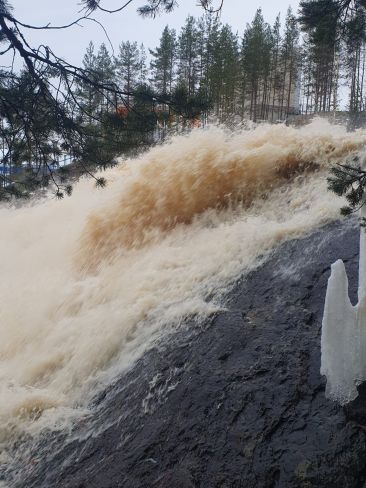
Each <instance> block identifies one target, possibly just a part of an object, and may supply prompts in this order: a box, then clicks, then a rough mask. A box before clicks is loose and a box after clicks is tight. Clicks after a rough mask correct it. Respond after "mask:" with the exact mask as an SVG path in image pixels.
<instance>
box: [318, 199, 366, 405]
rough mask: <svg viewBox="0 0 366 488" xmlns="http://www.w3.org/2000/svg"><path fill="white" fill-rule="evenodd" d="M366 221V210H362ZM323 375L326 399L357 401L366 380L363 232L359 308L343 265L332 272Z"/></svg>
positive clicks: (365, 242) (337, 264)
mask: <svg viewBox="0 0 366 488" xmlns="http://www.w3.org/2000/svg"><path fill="white" fill-rule="evenodd" d="M361 217H366V209H365V208H364V207H363V208H362V209H361ZM320 372H321V374H324V375H325V376H326V377H327V387H326V395H327V397H329V398H332V399H333V400H336V401H338V402H339V403H340V404H342V405H344V404H346V403H348V402H349V401H351V400H353V399H354V398H356V397H357V386H358V385H359V384H360V383H361V382H362V381H364V380H366V233H365V232H364V230H363V229H361V232H360V258H359V286H358V304H357V305H356V306H352V304H351V302H350V299H349V295H348V279H347V274H346V270H345V267H344V263H343V261H341V260H338V261H336V262H335V263H334V264H333V265H332V268H331V275H330V278H329V280H328V288H327V293H326V297H325V305H324V316H323V325H322V338H321V368H320Z"/></svg>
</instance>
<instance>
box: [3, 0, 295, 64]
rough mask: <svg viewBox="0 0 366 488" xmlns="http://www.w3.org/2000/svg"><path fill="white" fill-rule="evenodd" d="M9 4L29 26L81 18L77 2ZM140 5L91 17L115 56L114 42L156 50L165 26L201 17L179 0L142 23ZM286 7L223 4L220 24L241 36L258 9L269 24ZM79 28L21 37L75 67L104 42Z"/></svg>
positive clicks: (273, 0) (279, 2)
mask: <svg viewBox="0 0 366 488" xmlns="http://www.w3.org/2000/svg"><path fill="white" fill-rule="evenodd" d="M123 1H124V0H103V2H102V4H103V6H105V7H106V8H110V9H113V8H116V7H118V6H120V5H121V4H122V3H123ZM217 1H219V0H217ZM10 3H11V4H12V5H13V7H14V12H13V13H14V16H15V17H16V18H17V19H18V20H20V21H22V22H25V23H28V24H34V25H43V24H48V23H51V24H52V25H59V24H63V23H69V22H71V21H72V20H75V18H77V17H78V16H80V13H78V10H80V4H79V0H10ZM143 3H144V0H134V1H133V2H132V3H131V4H130V5H129V6H128V7H127V8H126V9H125V10H123V11H122V12H119V13H115V14H107V13H99V14H98V15H95V16H94V17H95V18H96V19H97V20H99V21H101V22H102V23H103V25H104V27H105V29H106V30H107V32H108V36H109V37H110V39H111V41H112V44H113V46H114V49H115V50H116V52H117V48H118V45H119V43H120V42H121V41H127V40H130V41H137V42H138V43H141V42H143V43H144V44H145V46H146V47H150V48H155V47H156V46H157V45H158V42H159V38H160V35H161V32H162V30H163V28H164V26H165V25H166V24H168V25H169V26H170V27H174V28H175V29H177V30H179V28H180V27H181V26H182V24H183V23H184V20H185V18H186V17H187V15H189V14H191V15H194V16H199V15H200V14H201V13H202V9H200V8H199V7H198V6H197V5H196V4H197V0H180V1H179V4H180V5H179V7H178V8H177V9H176V10H175V11H174V12H173V13H171V14H166V15H162V16H160V17H158V18H156V19H142V18H141V17H139V16H138V14H137V13H136V8H137V7H138V6H141V5H142V4H143ZM289 5H291V7H292V9H293V10H294V12H297V10H298V5H299V0H225V2H224V8H223V11H222V14H221V20H222V22H224V23H228V24H230V25H231V26H232V27H233V29H234V30H235V31H237V32H239V34H242V32H243V30H244V28H245V25H246V24H247V22H251V21H252V19H253V16H254V14H255V11H256V10H257V8H259V7H261V8H262V11H263V14H264V17H265V19H266V21H267V22H269V23H271V24H272V23H273V22H274V20H275V18H276V15H277V13H278V12H281V17H282V19H283V18H284V17H285V15H286V11H287V8H288V7H289ZM82 24H83V27H78V26H75V27H72V28H70V29H68V30H67V31H49V32H44V31H27V32H25V34H27V37H28V39H29V40H30V41H31V43H32V44H33V45H35V44H47V45H49V46H50V47H51V48H52V49H53V50H54V52H55V53H56V54H57V55H59V56H61V57H64V58H65V59H67V60H68V61H69V62H71V63H80V61H81V59H82V57H83V54H84V52H85V49H86V46H87V45H88V43H89V41H90V40H93V41H94V43H95V44H96V45H97V46H98V45H99V44H100V43H101V42H103V41H104V42H106V43H108V41H107V39H106V36H105V34H104V32H103V30H102V28H101V27H100V26H98V25H97V24H95V23H93V22H88V21H83V22H82Z"/></svg>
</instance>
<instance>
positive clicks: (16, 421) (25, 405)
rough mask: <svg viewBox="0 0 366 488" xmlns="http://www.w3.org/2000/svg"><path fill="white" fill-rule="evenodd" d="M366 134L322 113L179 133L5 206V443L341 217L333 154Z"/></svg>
mask: <svg viewBox="0 0 366 488" xmlns="http://www.w3.org/2000/svg"><path fill="white" fill-rule="evenodd" d="M365 143H366V132H361V131H360V132H355V133H352V134H350V133H347V132H346V130H345V129H343V128H342V127H337V126H331V125H329V124H326V123H324V122H320V121H315V122H314V123H312V124H311V125H309V126H306V127H303V128H300V129H295V128H290V127H285V126H282V125H277V126H260V127H258V128H256V129H253V130H251V131H242V132H236V133H233V134H230V133H227V132H225V131H224V130H222V129H219V128H214V129H209V130H196V131H193V132H192V133H191V134H189V135H185V136H178V137H175V138H173V139H172V140H171V141H170V142H168V143H166V144H164V145H162V146H158V147H156V148H154V149H152V150H150V151H149V152H147V153H145V154H144V155H142V156H141V157H140V158H138V159H135V160H129V161H127V162H125V163H123V164H121V166H120V167H118V168H116V169H113V170H110V171H109V172H107V174H104V176H106V178H107V180H108V187H107V188H106V189H105V190H98V189H95V188H94V186H93V182H92V181H90V180H81V181H80V182H79V183H78V184H77V186H76V188H75V190H74V194H73V196H72V197H71V198H68V199H66V200H64V201H57V200H54V199H47V200H43V201H37V202H30V204H29V205H27V206H23V207H22V208H5V207H2V208H0V220H1V224H2V229H1V238H0V254H1V265H0V272H1V281H0V297H1V298H0V300H1V308H0V338H1V340H0V445H1V446H2V447H5V448H6V446H8V445H10V444H11V443H12V442H13V441H15V440H16V439H17V438H18V437H19V435H22V434H24V433H27V434H29V435H33V434H34V435H35V434H36V433H37V432H39V431H40V429H42V428H44V427H48V428H64V427H65V426H66V425H68V424H69V423H70V422H72V420H73V419H74V418H75V417H79V416H82V415H84V414H85V413H87V412H88V407H89V405H90V401H91V400H92V398H93V397H94V396H95V394H96V393H97V392H98V391H100V390H102V389H103V388H105V386H106V385H108V384H110V383H111V381H113V379H114V378H116V377H117V376H118V374H120V373H121V372H122V371H123V370H126V369H127V368H130V367H131V366H132V365H133V363H134V361H136V359H137V358H139V357H141V355H142V354H143V353H144V351H145V350H146V349H147V348H149V347H150V346H151V345H152V344H153V343H154V342H156V341H157V340H158V339H160V338H161V337H162V336H163V334H168V333H169V332H171V331H173V330H175V329H176V328H177V327H183V326H184V319H185V318H186V317H188V316H195V317H196V324H197V326H199V319H200V317H206V316H207V315H209V314H212V313H214V312H215V311H217V310H218V309H220V308H221V307H222V305H221V302H220V296H221V295H222V294H223V293H224V292H225V291H227V290H228V288H229V287H230V286H231V284H232V283H233V282H234V280H235V279H236V278H237V277H238V276H239V275H241V274H243V273H244V272H246V271H248V270H251V269H253V268H254V267H255V266H257V265H258V263H260V262H261V261H263V259H265V258H266V256H268V253H269V252H270V251H271V249H273V248H274V247H275V246H277V245H278V244H279V243H281V242H283V241H284V240H287V239H291V238H294V237H298V236H302V235H305V234H306V233H308V232H310V231H311V230H312V229H314V228H316V227H318V226H320V225H323V224H324V223H326V222H329V221H331V220H334V219H337V218H338V215H339V207H340V206H341V204H342V202H341V201H340V200H339V199H338V198H336V197H335V196H334V195H333V194H331V193H330V192H328V191H327V189H326V187H327V184H326V177H327V174H328V168H329V166H330V165H331V164H333V163H337V162H342V161H344V160H345V158H348V157H351V156H353V155H356V154H358V153H359V151H360V150H361V149H362V147H363V146H364V145H365Z"/></svg>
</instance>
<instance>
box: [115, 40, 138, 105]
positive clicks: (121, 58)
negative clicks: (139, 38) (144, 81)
mask: <svg viewBox="0 0 366 488" xmlns="http://www.w3.org/2000/svg"><path fill="white" fill-rule="evenodd" d="M115 67H116V79H117V83H118V84H119V85H120V87H121V88H122V90H123V91H125V92H127V96H126V104H127V107H129V106H130V103H131V95H130V94H131V93H132V92H133V90H134V89H135V88H136V86H137V82H138V79H139V75H140V73H141V59H140V52H139V48H138V46H137V42H130V41H126V42H121V44H120V46H119V53H118V56H117V58H116V59H115Z"/></svg>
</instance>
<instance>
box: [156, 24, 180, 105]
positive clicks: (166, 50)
mask: <svg viewBox="0 0 366 488" xmlns="http://www.w3.org/2000/svg"><path fill="white" fill-rule="evenodd" d="M150 54H151V56H152V60H151V63H150V70H151V75H152V76H151V82H152V84H153V87H154V88H155V90H156V91H157V92H158V93H159V94H161V95H163V96H164V95H169V94H170V93H171V91H172V88H173V84H174V79H175V60H176V34H175V30H174V29H169V27H168V26H166V27H165V28H164V30H163V33H162V35H161V38H160V44H159V46H158V47H157V48H156V49H155V50H150Z"/></svg>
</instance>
